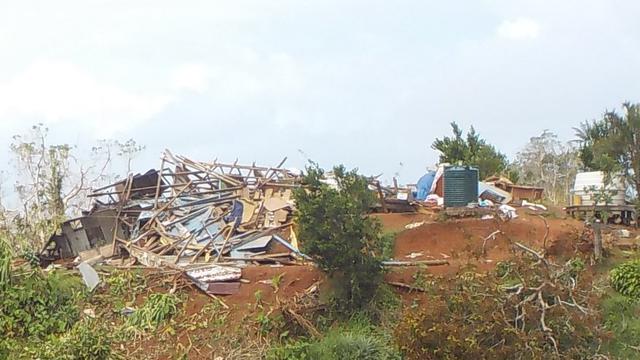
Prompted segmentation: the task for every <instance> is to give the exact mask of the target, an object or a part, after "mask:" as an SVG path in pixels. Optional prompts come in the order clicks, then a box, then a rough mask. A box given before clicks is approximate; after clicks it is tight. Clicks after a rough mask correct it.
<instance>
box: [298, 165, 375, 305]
mask: <svg viewBox="0 0 640 360" xmlns="http://www.w3.org/2000/svg"><path fill="white" fill-rule="evenodd" d="M333 177H334V178H335V180H336V186H330V185H328V184H327V183H326V182H324V181H323V179H324V178H325V173H324V171H323V170H322V169H320V168H319V167H317V166H316V165H313V166H310V167H308V168H307V174H306V176H305V178H304V185H305V188H303V189H297V190H296V191H295V199H296V208H297V210H296V218H297V224H298V231H299V234H300V237H301V238H304V240H305V241H304V245H303V250H304V252H305V253H306V254H307V255H309V256H311V257H312V258H313V259H314V260H315V261H316V263H317V264H318V266H319V267H320V268H321V269H322V270H324V271H325V272H327V274H328V275H329V277H330V278H331V280H332V282H333V284H334V289H335V291H336V295H337V296H336V300H337V301H338V305H339V307H340V308H342V309H345V310H350V309H358V308H363V307H364V306H365V305H366V304H368V303H369V301H370V300H371V299H372V297H373V295H374V294H375V292H376V290H377V288H378V285H379V284H380V281H381V276H382V264H381V260H382V255H383V254H382V252H383V250H384V238H383V236H382V226H381V224H380V223H379V222H378V221H377V220H376V219H374V218H371V217H368V216H366V215H367V213H368V212H369V209H370V208H371V207H372V205H373V204H374V203H375V201H376V200H375V197H374V195H373V193H372V192H371V191H370V190H369V189H368V181H367V179H366V178H365V177H364V176H361V175H358V174H357V171H356V170H351V171H347V170H346V169H345V168H344V167H343V166H337V167H335V168H334V169H333Z"/></svg>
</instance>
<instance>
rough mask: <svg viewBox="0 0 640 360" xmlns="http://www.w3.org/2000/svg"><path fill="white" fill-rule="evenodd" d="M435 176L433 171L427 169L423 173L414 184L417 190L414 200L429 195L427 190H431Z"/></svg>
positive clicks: (422, 198) (425, 197) (423, 198)
mask: <svg viewBox="0 0 640 360" xmlns="http://www.w3.org/2000/svg"><path fill="white" fill-rule="evenodd" d="M435 177H436V172H435V171H429V172H428V173H426V174H424V176H423V177H421V178H420V180H418V183H417V184H416V188H417V192H416V200H426V199H427V195H429V191H431V185H433V180H434V179H435Z"/></svg>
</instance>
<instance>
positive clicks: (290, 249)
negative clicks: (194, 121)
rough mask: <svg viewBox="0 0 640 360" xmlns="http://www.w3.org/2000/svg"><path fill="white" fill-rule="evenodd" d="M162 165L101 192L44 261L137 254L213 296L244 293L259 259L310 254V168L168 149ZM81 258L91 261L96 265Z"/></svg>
mask: <svg viewBox="0 0 640 360" xmlns="http://www.w3.org/2000/svg"><path fill="white" fill-rule="evenodd" d="M161 161H162V163H161V166H160V169H159V170H149V171H148V172H147V173H145V174H138V175H135V176H134V175H131V176H129V177H128V178H126V179H123V180H121V181H119V182H116V183H114V184H111V185H108V186H105V187H102V188H98V189H95V190H94V191H93V192H92V194H91V195H90V197H91V198H93V200H94V205H93V208H92V209H91V210H90V211H88V212H86V213H85V216H83V217H81V218H77V219H73V220H70V221H67V222H65V223H64V224H63V225H62V231H61V232H60V233H59V234H56V235H54V236H52V237H51V240H50V241H49V242H48V243H47V246H46V247H45V248H44V250H43V251H42V259H44V260H46V261H48V262H51V261H55V260H56V259H65V258H72V257H76V256H78V257H79V258H80V259H79V260H82V261H85V262H83V263H82V264H85V265H86V266H88V264H87V263H89V262H91V263H94V264H95V263H97V262H100V261H103V260H104V259H105V258H109V257H112V256H127V255H128V256H131V257H133V258H135V259H136V260H137V262H138V263H140V264H142V265H144V266H147V267H154V268H170V269H174V270H179V271H182V272H183V273H184V275H185V276H186V277H187V278H188V279H190V280H191V281H192V282H193V283H194V284H195V285H196V286H197V287H198V288H200V289H202V290H203V291H205V292H207V293H210V294H230V293H233V292H236V291H237V289H238V287H239V284H240V282H239V280H240V279H241V277H242V275H241V268H242V267H243V266H245V265H246V264H251V263H266V264H284V265H286V264H293V263H295V262H296V261H303V260H304V259H305V256H304V255H303V254H302V253H301V252H300V250H299V248H298V240H297V237H296V233H295V230H294V228H293V222H292V216H293V209H294V206H295V204H294V201H293V190H295V189H296V188H298V187H299V186H300V179H301V178H300V175H299V174H295V173H293V172H291V171H288V170H286V169H283V168H282V165H283V164H284V162H285V161H286V159H285V160H283V161H282V162H281V163H280V164H279V165H278V166H276V167H261V166H256V165H255V164H254V165H240V164H237V163H233V164H224V163H220V162H217V161H214V162H212V163H205V162H196V161H193V160H190V159H188V158H186V157H184V156H178V155H173V154H172V153H171V152H170V151H169V150H166V151H165V152H164V154H163V156H162V159H161ZM82 264H81V267H86V266H84V265H82Z"/></svg>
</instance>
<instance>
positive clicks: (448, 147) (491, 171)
mask: <svg viewBox="0 0 640 360" xmlns="http://www.w3.org/2000/svg"><path fill="white" fill-rule="evenodd" d="M451 128H452V130H453V137H448V136H445V137H444V138H442V139H436V140H435V141H434V142H433V144H432V145H431V148H432V149H434V150H437V151H439V152H440V162H441V163H450V164H462V165H473V166H477V167H478V169H479V171H480V178H481V179H484V178H486V177H488V176H491V175H498V174H501V173H502V172H503V171H505V170H506V169H507V166H508V162H507V157H506V156H505V155H504V154H502V153H500V152H499V151H498V150H496V148H495V147H494V146H493V145H490V144H487V142H486V140H484V139H482V138H480V134H478V133H477V132H476V130H475V129H474V128H473V126H472V127H471V129H470V130H469V132H468V133H467V136H466V139H465V138H464V137H463V134H462V129H460V127H459V126H458V124H456V123H455V122H452V123H451Z"/></svg>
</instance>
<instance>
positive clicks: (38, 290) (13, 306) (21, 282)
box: [0, 271, 82, 337]
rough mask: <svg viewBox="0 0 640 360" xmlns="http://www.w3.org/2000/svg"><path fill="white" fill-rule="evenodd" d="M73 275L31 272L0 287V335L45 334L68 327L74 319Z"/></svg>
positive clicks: (75, 288)
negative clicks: (6, 285)
mask: <svg viewBox="0 0 640 360" xmlns="http://www.w3.org/2000/svg"><path fill="white" fill-rule="evenodd" d="M81 293H82V284H81V283H80V282H79V279H78V278H77V277H71V276H69V275H64V274H59V273H57V272H54V273H51V274H49V275H43V274H42V273H40V272H39V271H31V272H29V273H28V274H26V275H24V276H21V277H19V278H14V279H13V285H12V286H11V287H8V288H5V289H3V290H0V331H1V334H2V336H3V337H30V336H36V337H45V336H46V335H49V334H54V333H59V332H63V331H66V330H68V329H69V328H71V326H72V325H73V324H74V323H75V322H76V321H77V320H78V318H79V311H78V309H77V307H76V305H75V301H76V294H81Z"/></svg>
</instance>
